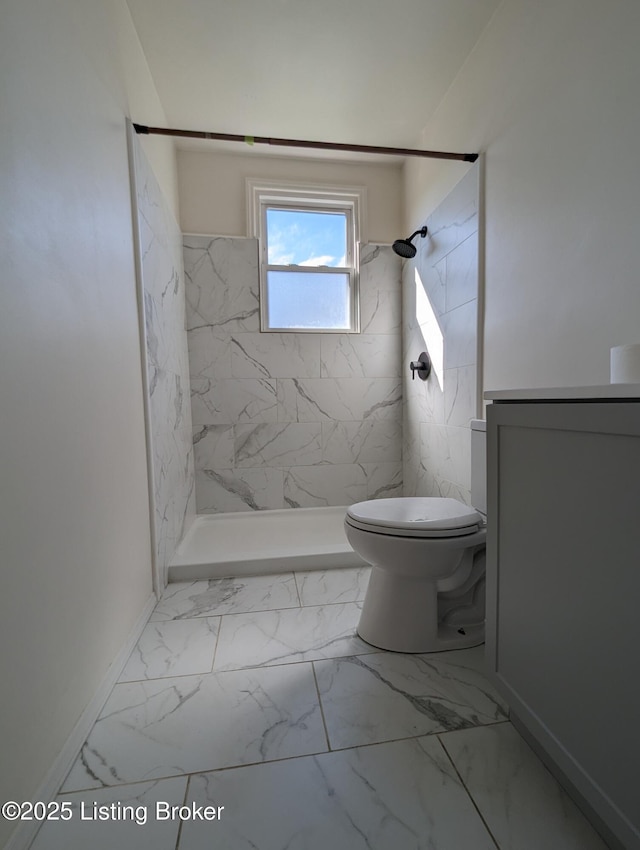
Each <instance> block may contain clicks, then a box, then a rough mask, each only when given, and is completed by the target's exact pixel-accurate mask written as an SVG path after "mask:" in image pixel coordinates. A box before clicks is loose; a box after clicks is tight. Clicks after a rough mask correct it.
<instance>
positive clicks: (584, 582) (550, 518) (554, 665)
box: [485, 385, 640, 850]
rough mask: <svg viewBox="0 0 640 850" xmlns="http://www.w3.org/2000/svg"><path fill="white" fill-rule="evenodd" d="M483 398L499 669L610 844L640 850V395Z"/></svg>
mask: <svg viewBox="0 0 640 850" xmlns="http://www.w3.org/2000/svg"><path fill="white" fill-rule="evenodd" d="M625 396H626V397H625ZM485 397H486V398H489V399H490V400H491V401H492V402H493V403H492V404H490V405H489V406H488V407H487V495H488V509H487V510H488V530H487V646H486V648H487V661H488V664H489V668H490V670H492V671H493V675H494V680H495V683H496V685H497V687H498V689H499V690H500V692H501V693H502V695H503V696H504V698H505V699H506V700H507V702H508V703H509V706H510V708H511V715H512V719H513V721H514V722H515V724H516V726H518V728H519V729H520V730H521V731H522V732H523V734H524V735H525V737H527V739H528V740H529V741H530V743H532V744H533V745H534V748H535V749H536V750H537V751H538V752H539V753H540V754H541V755H542V757H543V758H544V759H545V760H546V761H547V763H548V765H549V766H550V767H551V769H552V770H553V771H554V772H556V774H557V775H558V776H559V778H560V779H561V781H564V783H565V785H567V787H568V789H569V790H570V792H573V794H574V796H576V798H577V799H578V801H579V802H582V803H583V804H585V803H586V809H587V811H588V815H589V816H590V817H591V819H592V821H593V823H594V825H595V826H596V827H598V828H600V830H601V832H602V833H603V836H604V837H605V839H606V840H608V841H609V843H610V844H611V846H612V847H616V848H617V847H621V848H625V850H640V387H638V386H631V385H625V386H623V387H618V388H617V389H616V388H612V387H606V388H582V389H580V388H579V389H573V390H567V391H564V392H563V391H562V390H549V391H545V390H534V391H528V392H527V391H518V392H513V393H509V392H499V393H487V394H486V396H485ZM576 792H577V793H576Z"/></svg>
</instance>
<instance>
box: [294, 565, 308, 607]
mask: <svg viewBox="0 0 640 850" xmlns="http://www.w3.org/2000/svg"><path fill="white" fill-rule="evenodd" d="M293 583H294V584H295V587H296V593H297V594H298V602H299V603H300V607H301V608H303V607H305V606H303V604H302V595H301V593H300V587H299V585H298V574H297V573H295V572H294V573H293Z"/></svg>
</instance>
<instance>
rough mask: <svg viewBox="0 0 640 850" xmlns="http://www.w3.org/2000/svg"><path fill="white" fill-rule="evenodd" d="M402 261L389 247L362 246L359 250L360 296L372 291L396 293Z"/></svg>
mask: <svg viewBox="0 0 640 850" xmlns="http://www.w3.org/2000/svg"><path fill="white" fill-rule="evenodd" d="M401 267H402V260H401V259H400V257H399V256H398V255H397V254H396V253H394V251H393V250H392V248H391V246H390V245H363V246H362V248H361V249H360V294H361V295H362V294H363V293H364V294H368V293H370V292H372V291H374V290H378V289H379V290H385V289H386V290H389V291H390V292H397V291H398V281H399V279H400V273H401Z"/></svg>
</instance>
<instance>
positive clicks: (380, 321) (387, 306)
mask: <svg viewBox="0 0 640 850" xmlns="http://www.w3.org/2000/svg"><path fill="white" fill-rule="evenodd" d="M401 328H402V301H401V298H400V293H399V292H393V291H391V290H386V289H378V290H375V291H373V292H361V293H360V330H361V332H362V333H363V334H400V332H401Z"/></svg>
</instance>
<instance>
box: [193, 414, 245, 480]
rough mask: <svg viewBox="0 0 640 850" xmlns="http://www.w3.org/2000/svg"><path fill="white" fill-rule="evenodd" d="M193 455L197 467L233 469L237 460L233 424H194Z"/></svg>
mask: <svg viewBox="0 0 640 850" xmlns="http://www.w3.org/2000/svg"><path fill="white" fill-rule="evenodd" d="M193 455H194V461H195V465H196V469H231V468H232V467H233V465H234V461H235V453H234V446H233V426H232V425H199V426H194V428H193Z"/></svg>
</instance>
